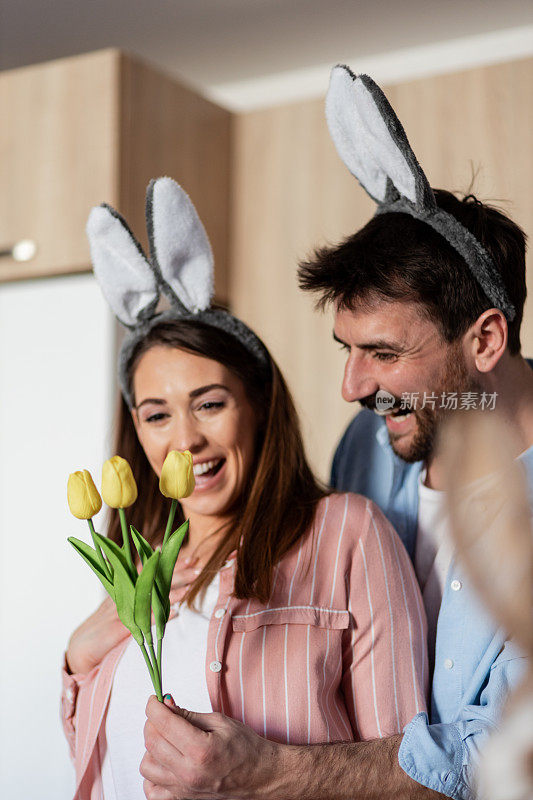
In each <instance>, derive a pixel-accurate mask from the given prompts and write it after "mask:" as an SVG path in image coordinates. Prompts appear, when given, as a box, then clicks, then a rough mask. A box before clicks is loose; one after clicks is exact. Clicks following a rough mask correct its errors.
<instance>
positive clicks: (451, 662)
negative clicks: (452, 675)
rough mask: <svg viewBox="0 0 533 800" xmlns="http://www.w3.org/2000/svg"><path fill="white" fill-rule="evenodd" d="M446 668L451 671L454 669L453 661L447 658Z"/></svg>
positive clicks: (445, 661)
mask: <svg viewBox="0 0 533 800" xmlns="http://www.w3.org/2000/svg"><path fill="white" fill-rule="evenodd" d="M444 666H445V668H446V669H451V668H452V667H453V661H452V659H451V658H446V659H445V660H444Z"/></svg>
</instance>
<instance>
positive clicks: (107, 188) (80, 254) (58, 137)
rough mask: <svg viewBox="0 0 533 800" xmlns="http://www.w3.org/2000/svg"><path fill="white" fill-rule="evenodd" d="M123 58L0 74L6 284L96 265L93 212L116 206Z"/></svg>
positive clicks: (0, 201) (0, 240) (105, 54)
mask: <svg viewBox="0 0 533 800" xmlns="http://www.w3.org/2000/svg"><path fill="white" fill-rule="evenodd" d="M118 64H119V55H118V53H117V52H116V51H113V50H104V51H101V52H99V53H93V54H89V55H84V56H77V57H75V58H69V59H62V60H58V61H54V62H50V63H48V64H42V65H38V66H30V67H24V68H22V69H17V70H11V71H6V72H4V73H1V74H0V108H2V109H3V111H4V112H5V113H3V121H2V125H1V126H0V250H2V251H3V252H5V251H6V250H8V251H9V250H10V248H11V247H12V246H13V245H14V244H15V243H16V242H19V241H20V240H25V239H29V240H32V241H33V242H35V245H36V253H35V256H34V257H33V258H31V259H30V260H29V261H24V262H17V261H16V260H15V259H14V258H12V257H10V256H9V255H3V256H2V257H0V280H16V279H17V278H25V277H38V276H42V275H52V274H58V273H65V272H78V271H80V270H84V269H87V268H88V267H89V248H88V245H87V242H86V237H85V236H84V230H85V223H86V220H87V212H88V209H89V208H90V207H91V206H92V205H94V204H96V203H100V202H101V201H102V200H104V199H105V200H107V201H108V202H111V203H113V202H115V201H116V195H117V190H116V182H117V178H116V175H117V158H118V156H117V141H116V139H117V130H118V100H117V97H118V80H117V74H118Z"/></svg>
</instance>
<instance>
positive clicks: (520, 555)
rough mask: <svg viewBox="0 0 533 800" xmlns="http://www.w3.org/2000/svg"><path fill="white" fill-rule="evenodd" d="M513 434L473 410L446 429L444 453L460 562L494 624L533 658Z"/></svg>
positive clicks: (527, 551) (521, 487)
mask: <svg viewBox="0 0 533 800" xmlns="http://www.w3.org/2000/svg"><path fill="white" fill-rule="evenodd" d="M467 416H468V419H467ZM511 434H512V431H510V430H509V426H508V425H507V424H505V423H504V422H503V421H502V420H501V419H498V417H497V414H496V412H490V414H488V413H487V412H481V413H477V414H476V412H472V411H469V412H468V413H467V414H466V413H465V414H464V415H463V416H462V417H461V416H460V415H459V417H458V418H456V419H454V420H453V421H452V423H451V424H450V425H449V426H448V428H447V430H446V432H445V434H444V436H443V437H442V442H443V444H442V451H441V452H442V456H443V463H444V470H445V477H446V491H447V498H448V505H449V511H450V521H451V525H452V534H453V536H454V539H455V543H456V545H457V549H458V555H459V557H460V559H461V562H462V564H463V565H464V566H465V567H466V569H467V570H468V573H469V575H470V577H471V579H472V582H473V584H474V586H475V587H476V589H477V591H478V593H479V595H480V597H481V598H482V600H483V602H484V604H485V605H486V607H487V608H488V609H489V610H490V612H491V614H492V616H493V617H494V619H495V620H497V622H498V623H499V624H500V625H502V626H503V627H504V629H505V631H506V633H507V634H509V635H510V636H512V637H513V638H514V640H515V641H516V643H517V644H518V645H519V646H520V647H522V648H523V649H524V650H525V651H526V652H528V653H533V530H532V526H531V510H530V505H529V498H528V489H527V482H526V473H525V470H524V466H525V465H524V464H522V463H521V460H520V459H518V460H517V459H516V458H515V457H514V456H515V453H516V452H520V446H519V444H517V442H515V441H512V442H511Z"/></svg>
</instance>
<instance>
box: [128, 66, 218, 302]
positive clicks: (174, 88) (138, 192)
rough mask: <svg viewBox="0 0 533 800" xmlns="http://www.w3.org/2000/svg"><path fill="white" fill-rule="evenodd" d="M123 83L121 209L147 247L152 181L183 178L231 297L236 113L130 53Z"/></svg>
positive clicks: (179, 180)
mask: <svg viewBox="0 0 533 800" xmlns="http://www.w3.org/2000/svg"><path fill="white" fill-rule="evenodd" d="M120 86H121V108H120V166H119V186H120V210H121V211H122V213H123V214H124V215H125V217H126V219H127V220H128V222H129V223H130V225H131V226H132V228H133V230H134V231H135V232H136V234H137V235H138V236H139V237H140V241H141V242H142V244H143V245H144V246H146V245H147V241H146V235H145V227H146V226H145V223H144V196H145V191H146V187H147V185H148V182H149V180H150V179H151V178H157V177H159V176H161V175H169V176H170V177H171V178H174V179H175V180H177V181H178V183H180V184H181V185H182V186H183V188H184V189H185V190H186V192H187V193H188V194H189V195H190V197H191V199H192V201H193V203H194V204H195V206H196V209H197V211H198V213H199V215H200V218H201V219H202V221H203V223H204V225H205V227H206V229H207V232H208V235H209V239H210V241H211V245H212V247H213V252H214V256H215V275H216V291H217V298H218V299H219V300H220V301H227V300H228V277H227V273H228V236H229V227H230V222H229V211H230V205H229V203H230V201H229V198H230V178H231V165H230V159H231V120H232V115H231V114H230V112H229V111H226V110H225V109H223V108H220V107H219V106H216V105H214V104H213V103H211V102H209V101H207V100H204V99H203V98H202V97H200V96H199V95H197V94H196V93H194V92H192V91H190V90H189V89H187V88H185V87H183V86H181V85H180V84H178V83H176V81H174V80H172V79H171V78H169V77H167V76H165V75H163V74H162V73H161V72H159V71H157V70H155V69H153V68H151V67H149V66H147V65H146V64H144V63H142V62H141V61H137V60H135V59H133V58H131V57H130V56H126V55H124V54H121V55H120Z"/></svg>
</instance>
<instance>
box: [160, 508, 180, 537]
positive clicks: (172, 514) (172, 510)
mask: <svg viewBox="0 0 533 800" xmlns="http://www.w3.org/2000/svg"><path fill="white" fill-rule="evenodd" d="M177 507H178V501H177V500H173V501H172V505H171V506H170V513H169V515H168V522H167V527H166V530H165V535H164V537H163V546H164V545H165V542H166V540H167V539H168V537H169V536H170V531H171V530H172V525H173V524H174V517H175V516H176V509H177Z"/></svg>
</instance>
